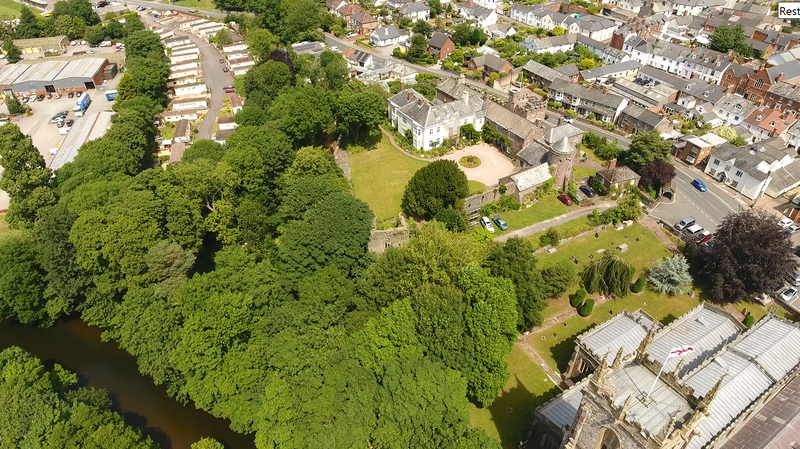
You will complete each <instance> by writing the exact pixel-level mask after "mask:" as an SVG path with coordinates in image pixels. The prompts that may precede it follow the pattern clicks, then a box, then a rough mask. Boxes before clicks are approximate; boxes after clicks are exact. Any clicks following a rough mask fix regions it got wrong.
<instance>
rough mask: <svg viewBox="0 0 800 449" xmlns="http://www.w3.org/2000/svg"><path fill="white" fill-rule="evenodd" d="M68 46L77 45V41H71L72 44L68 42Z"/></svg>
mask: <svg viewBox="0 0 800 449" xmlns="http://www.w3.org/2000/svg"><path fill="white" fill-rule="evenodd" d="M69 44H70V45H72V46H73V47H74V46H76V45H78V41H72V42H70V43H69Z"/></svg>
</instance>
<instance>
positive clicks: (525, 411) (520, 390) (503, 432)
mask: <svg viewBox="0 0 800 449" xmlns="http://www.w3.org/2000/svg"><path fill="white" fill-rule="evenodd" d="M542 375H544V374H542ZM514 378H515V379H516V381H517V386H516V387H514V388H512V389H511V390H508V391H503V392H502V393H501V394H500V396H498V397H497V399H495V400H494V402H493V403H492V405H491V406H489V412H490V413H491V415H492V421H493V422H494V425H495V426H496V427H497V432H498V433H499V434H500V442H501V443H502V445H503V447H517V444H518V443H519V442H520V441H522V440H524V439H525V437H524V435H525V431H526V430H527V429H528V427H529V426H530V423H531V419H532V418H533V411H534V410H535V409H536V407H539V406H540V405H542V404H544V403H545V402H547V401H549V400H550V399H552V398H554V397H555V396H556V395H558V393H560V390H559V389H558V388H556V386H555V385H553V386H552V388H551V389H549V390H548V391H546V392H545V393H544V394H541V395H538V396H537V395H534V394H533V393H531V392H530V391H529V390H528V389H527V388H526V387H525V385H524V384H523V383H522V381H521V380H520V378H519V376H517V375H514ZM550 385H552V383H550Z"/></svg>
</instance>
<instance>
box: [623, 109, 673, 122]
mask: <svg viewBox="0 0 800 449" xmlns="http://www.w3.org/2000/svg"><path fill="white" fill-rule="evenodd" d="M622 113H623V114H626V115H628V116H629V117H631V118H634V119H636V120H641V121H642V122H644V123H646V124H648V125H650V126H652V127H653V128H655V127H656V126H658V125H659V124H660V123H661V122H662V121H664V120H666V119H665V118H664V117H662V116H660V115H658V114H656V113H655V112H650V111H648V110H647V109H644V108H640V107H639V106H635V105H630V106H627V107H626V108H625V109H623V110H622Z"/></svg>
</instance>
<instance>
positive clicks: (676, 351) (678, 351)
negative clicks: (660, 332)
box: [667, 346, 694, 359]
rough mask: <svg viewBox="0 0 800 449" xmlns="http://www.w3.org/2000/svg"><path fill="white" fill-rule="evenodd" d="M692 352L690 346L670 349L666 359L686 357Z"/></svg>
mask: <svg viewBox="0 0 800 449" xmlns="http://www.w3.org/2000/svg"><path fill="white" fill-rule="evenodd" d="M692 351H694V348H693V347H691V346H678V347H677V348H672V350H671V351H670V352H669V355H668V356H667V359H671V358H673V357H681V356H683V355H686V354H687V353H689V352H692Z"/></svg>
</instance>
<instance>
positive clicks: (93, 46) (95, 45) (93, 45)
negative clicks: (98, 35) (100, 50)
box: [89, 44, 97, 48]
mask: <svg viewBox="0 0 800 449" xmlns="http://www.w3.org/2000/svg"><path fill="white" fill-rule="evenodd" d="M89 48H97V44H92V45H90V46H89Z"/></svg>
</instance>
